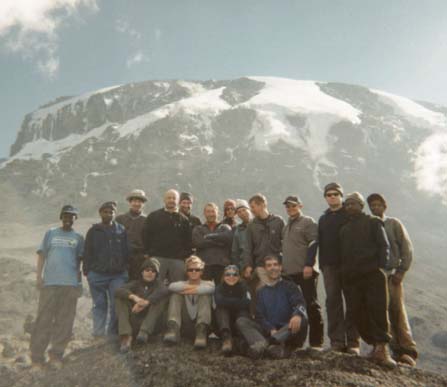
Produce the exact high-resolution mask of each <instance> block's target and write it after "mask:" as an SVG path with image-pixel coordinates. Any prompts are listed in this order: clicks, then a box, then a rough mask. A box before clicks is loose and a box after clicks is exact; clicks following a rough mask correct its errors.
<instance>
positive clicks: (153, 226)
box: [143, 208, 192, 260]
mask: <svg viewBox="0 0 447 387" xmlns="http://www.w3.org/2000/svg"><path fill="white" fill-rule="evenodd" d="M143 244H144V249H145V253H146V254H148V255H150V256H152V257H164V258H174V259H182V260H183V259H185V258H187V257H189V256H190V255H191V252H192V247H191V227H190V225H189V220H188V218H186V216H184V215H183V214H180V213H179V212H173V213H171V212H168V211H166V210H165V209H164V208H161V209H160V210H156V211H154V212H151V213H150V214H149V216H148V217H147V218H146V220H145V222H144V227H143Z"/></svg>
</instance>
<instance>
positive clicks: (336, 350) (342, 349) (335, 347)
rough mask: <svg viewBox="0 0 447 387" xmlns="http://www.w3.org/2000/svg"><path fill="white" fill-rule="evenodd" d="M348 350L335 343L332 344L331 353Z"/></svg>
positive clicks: (342, 345)
mask: <svg viewBox="0 0 447 387" xmlns="http://www.w3.org/2000/svg"><path fill="white" fill-rule="evenodd" d="M345 349H346V346H345V345H344V344H341V343H333V344H331V351H332V352H344V351H345Z"/></svg>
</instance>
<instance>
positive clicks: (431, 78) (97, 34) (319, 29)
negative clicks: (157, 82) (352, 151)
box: [0, 0, 447, 157]
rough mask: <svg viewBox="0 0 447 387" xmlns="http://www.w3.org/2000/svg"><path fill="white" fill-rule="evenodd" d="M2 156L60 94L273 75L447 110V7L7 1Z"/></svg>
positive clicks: (405, 1) (399, 0)
mask: <svg viewBox="0 0 447 387" xmlns="http://www.w3.org/2000/svg"><path fill="white" fill-rule="evenodd" d="M0 66H1V70H2V71H1V73H0V82H1V83H0V84H1V88H0V106H1V112H2V119H1V124H0V125H1V126H0V157H5V156H7V155H8V153H9V146H10V145H11V143H13V142H14V140H15V136H16V132H17V129H18V128H19V127H20V124H21V122H22V119H23V116H24V115H25V114H26V113H28V112H31V111H33V110H35V109H36V108H37V107H38V106H39V105H42V104H44V103H46V102H48V101H50V100H52V99H54V98H56V97H58V96H62V95H77V94H81V93H84V92H86V91H89V90H95V89H98V88H101V87H106V86H111V85H116V84H123V83H128V82H132V81H141V80H147V79H178V78H181V79H201V80H202V79H210V78H213V79H228V78H236V77H240V76H244V75H271V76H282V77H290V78H295V79H314V80H320V81H339V82H348V83H354V84H360V85H364V86H370V87H373V88H378V89H383V90H386V91H390V92H393V93H396V94H400V95H403V96H407V97H410V98H413V99H419V100H427V101H432V102H437V103H440V104H444V105H447V71H446V69H447V1H445V0H425V1H420V0H337V1H335V0H320V1H319V0H312V1H308V0H295V1H287V0H272V1H266V0H253V1H251V0H225V1H222V0H216V1H214V0H202V1H199V0H196V1H193V0H176V1H169V0H163V1H149V0H128V1H125V0H96V1H95V0H1V1H0Z"/></svg>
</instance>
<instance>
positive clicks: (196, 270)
mask: <svg viewBox="0 0 447 387" xmlns="http://www.w3.org/2000/svg"><path fill="white" fill-rule="evenodd" d="M186 271H187V272H188V273H194V272H196V273H199V272H201V271H202V269H186Z"/></svg>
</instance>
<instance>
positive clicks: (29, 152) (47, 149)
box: [0, 123, 111, 169]
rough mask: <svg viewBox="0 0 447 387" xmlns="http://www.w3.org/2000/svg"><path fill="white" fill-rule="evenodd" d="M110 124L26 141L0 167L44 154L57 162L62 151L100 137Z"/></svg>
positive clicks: (40, 156) (35, 158) (40, 157)
mask: <svg viewBox="0 0 447 387" xmlns="http://www.w3.org/2000/svg"><path fill="white" fill-rule="evenodd" d="M110 126H111V124H110V123H106V124H104V125H101V126H98V127H97V128H95V129H92V130H90V131H89V132H88V133H85V134H71V135H69V136H68V137H65V138H63V139H61V140H57V141H48V140H45V139H42V138H40V139H38V140H36V141H33V142H28V143H26V144H25V146H24V147H23V148H22V149H21V150H20V152H18V153H17V154H15V155H14V156H12V157H11V158H9V159H8V160H6V161H5V162H4V163H3V164H1V165H0V169H1V168H3V167H5V166H6V165H7V164H9V163H11V162H12V161H14V160H40V159H42V157H43V156H45V155H49V156H50V160H51V161H54V162H58V161H59V158H60V155H61V154H62V153H64V152H66V151H69V150H71V149H72V148H73V147H75V146H76V145H79V144H81V143H82V142H84V141H86V140H87V139H89V138H92V137H95V138H100V137H101V136H102V134H103V133H104V131H105V130H106V129H107V128H108V127H110ZM90 149H91V150H90ZM90 151H93V149H92V147H91V145H90V148H89V152H90Z"/></svg>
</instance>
